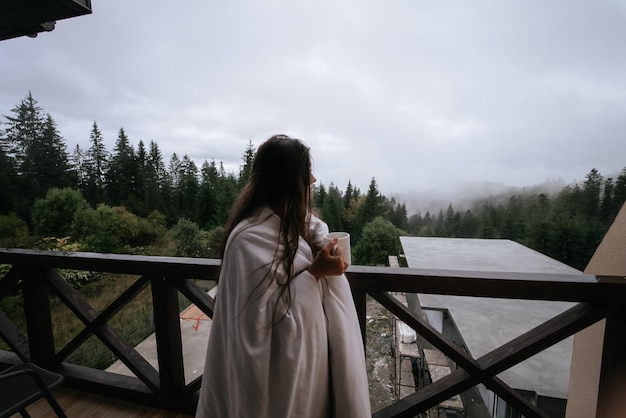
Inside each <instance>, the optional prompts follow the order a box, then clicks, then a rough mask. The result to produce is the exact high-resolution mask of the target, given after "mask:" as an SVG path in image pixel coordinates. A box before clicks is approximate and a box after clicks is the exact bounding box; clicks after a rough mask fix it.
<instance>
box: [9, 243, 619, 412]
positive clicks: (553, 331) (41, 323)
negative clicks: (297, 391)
mask: <svg viewBox="0 0 626 418" xmlns="http://www.w3.org/2000/svg"><path fill="white" fill-rule="evenodd" d="M0 264H7V265H10V266H11V268H10V270H9V271H8V273H7V274H6V275H4V277H1V278H0V300H1V299H2V298H4V297H5V296H7V295H8V294H9V293H10V292H12V291H13V289H15V288H16V287H17V286H18V285H20V286H21V289H22V294H23V299H24V311H25V319H26V325H27V332H26V333H27V335H24V334H23V332H22V331H21V330H20V328H19V327H18V326H17V325H15V324H14V323H13V322H12V321H11V320H9V318H8V317H7V316H6V315H5V314H4V313H2V312H1V311H0V337H2V339H3V340H4V341H5V342H6V344H8V346H9V347H10V349H11V351H0V363H15V362H18V361H20V360H22V361H24V360H28V361H33V362H34V363H37V364H39V365H42V366H44V367H47V368H50V369H53V370H56V371H58V372H61V373H62V374H63V375H65V377H66V382H67V383H68V384H69V385H71V386H73V387H77V388H80V389H83V390H88V391H94V392H96V393H101V394H106V395H113V396H117V397H122V398H126V399H129V400H132V401H134V402H138V403H145V404H148V405H152V406H156V407H159V408H166V409H171V410H176V411H181V412H187V413H192V412H193V410H194V409H195V406H196V400H197V391H198V390H199V388H200V380H201V376H198V377H197V378H195V379H193V380H192V381H190V382H185V374H184V367H183V350H182V344H183V342H182V338H181V328H180V319H179V313H180V309H179V305H178V296H179V293H180V294H182V295H184V296H185V297H186V298H188V299H189V301H191V302H192V303H194V304H195V305H196V306H197V307H198V308H200V309H201V310H202V311H203V312H204V313H206V314H207V315H208V316H209V317H211V316H212V314H213V306H214V300H213V299H212V298H211V297H209V296H208V295H207V293H206V292H205V291H204V290H202V289H201V288H200V287H199V286H197V285H196V284H195V281H196V280H214V278H215V275H216V274H217V271H218V267H219V260H210V259H188V258H168V257H148V256H126V255H114V254H94V253H66V252H50V251H36V250H19V249H0ZM58 269H71V270H85V271H99V272H108V273H118V274H132V275H137V276H138V277H139V278H138V279H137V280H135V281H134V282H133V283H132V284H130V285H129V286H128V288H127V289H126V290H125V291H124V292H122V293H121V294H120V295H119V297H118V298H117V299H115V300H114V301H113V302H112V303H111V304H110V305H108V307H106V308H105V309H101V310H100V311H99V312H98V311H96V309H94V308H93V307H92V306H91V305H90V304H89V302H88V301H87V299H85V298H84V297H83V296H81V294H80V293H79V292H78V291H76V290H74V289H73V288H72V287H71V286H70V285H69V284H68V283H67V282H66V281H65V280H64V278H63V277H61V275H60V274H59V273H58V272H57V270H58ZM347 276H348V279H349V281H350V285H351V287H352V292H353V296H354V300H355V304H356V307H357V312H358V314H359V318H360V321H361V328H362V331H363V333H364V338H365V334H366V332H367V330H366V315H365V312H366V297H367V295H370V296H372V297H373V298H375V299H376V300H377V301H378V302H380V304H381V305H382V306H384V307H385V308H386V309H388V310H389V311H390V312H391V313H392V314H393V315H395V316H397V317H398V318H399V319H401V320H402V321H404V322H405V323H406V324H408V325H409V326H411V327H412V328H413V329H415V330H416V331H417V333H418V334H419V335H420V336H422V337H424V338H425V339H427V340H428V341H429V342H430V343H431V344H432V345H434V346H435V347H436V348H438V349H439V350H441V351H442V352H443V353H444V354H445V355H446V356H448V357H449V358H450V359H451V360H453V361H454V362H456V363H457V364H458V365H459V367H460V368H459V369H457V370H456V371H454V372H452V373H451V374H450V375H448V376H446V377H444V378H442V379H441V380H438V381H436V382H434V383H433V384H430V385H428V386H426V387H423V388H421V389H420V390H418V391H417V392H415V393H414V394H411V395H409V396H407V397H405V398H403V399H401V400H399V401H397V402H395V403H393V404H391V405H390V406H388V407H385V408H383V409H382V410H380V411H377V412H375V413H374V417H377V418H391V417H411V416H415V415H417V414H418V413H420V412H422V411H426V410H428V409H429V408H432V407H434V406H436V405H437V404H438V403H440V402H442V401H444V400H446V399H448V398H450V397H452V396H453V395H455V394H458V393H460V392H462V391H464V390H466V389H469V388H471V387H473V386H475V385H476V384H479V383H482V384H484V385H485V386H486V387H488V388H489V389H490V390H492V391H493V392H494V393H495V394H497V395H498V396H499V397H500V398H502V399H504V400H505V401H506V402H507V403H509V404H510V405H511V406H513V407H514V408H515V409H517V410H518V411H520V412H521V413H522V414H523V415H525V416H526V417H528V418H531V417H544V416H545V415H544V413H543V412H542V411H540V410H538V409H537V408H536V407H535V406H534V405H532V404H531V403H529V402H528V401H527V400H525V399H524V398H523V397H522V396H520V395H519V394H518V393H517V391H515V390H513V389H512V388H510V387H509V386H507V385H506V384H505V383H504V382H503V381H502V380H500V379H499V378H498V377H497V375H498V374H499V373H501V372H502V371H504V370H507V369H509V368H510V367H512V366H514V365H516V364H518V363H520V362H521V361H523V360H525V359H527V358H529V357H531V356H533V355H534V354H536V353H538V352H540V351H542V350H544V349H546V348H548V347H550V346H551V345H553V344H555V343H557V342H559V341H561V340H563V339H565V338H567V337H568V336H570V335H572V334H574V333H576V332H578V331H580V330H582V329H584V328H586V327H588V326H589V325H591V324H593V323H595V322H597V321H600V320H602V319H606V320H607V330H608V329H609V324H610V326H611V329H625V328H626V326H625V325H626V320H625V318H626V316H625V315H624V309H625V307H626V283H625V281H624V280H623V278H619V279H618V278H610V277H597V276H593V275H584V274H580V275H578V274H572V275H568V274H531V273H528V274H524V273H493V272H459V271H451V270H450V271H444V270H437V271H434V270H424V269H411V268H383V267H364V266H351V267H350V268H349V269H348V272H347ZM148 285H150V289H151V295H152V301H153V303H152V306H153V317H154V332H155V337H156V345H157V352H158V367H156V368H155V367H153V366H152V365H151V364H150V363H149V362H148V361H147V360H146V359H145V358H144V357H142V356H141V355H140V354H139V352H138V351H137V350H136V349H135V348H134V347H133V346H132V344H130V343H129V342H128V341H127V340H126V339H125V338H124V337H123V336H122V335H121V334H120V333H119V332H118V331H116V330H115V329H114V328H113V327H112V326H111V325H109V320H110V319H111V318H112V317H113V316H114V315H115V314H116V313H118V312H119V311H120V310H121V309H122V308H123V307H124V306H125V305H126V304H128V303H129V302H130V301H131V300H132V299H133V298H135V297H136V295H138V294H139V292H140V291H142V290H143V289H144V288H146V287H147V286H148ZM50 292H52V293H54V294H55V295H56V296H57V297H58V299H59V300H60V301H62V303H63V304H64V305H65V306H67V308H69V310H70V311H71V312H72V313H73V314H74V315H75V316H76V317H77V318H79V319H80V321H81V322H82V323H83V324H84V326H85V327H84V329H83V330H82V331H81V332H79V333H78V335H76V336H75V337H74V338H73V339H71V341H70V342H69V343H67V344H66V345H65V346H63V347H55V343H54V338H53V332H54V331H53V323H52V322H53V321H52V316H51V311H50ZM389 292H407V293H430V294H442V295H459V296H474V297H494V298H505V299H530V300H549V301H569V302H578V303H577V304H576V305H574V306H573V307H572V308H570V309H569V310H567V311H565V312H563V313H562V314H560V315H558V316H556V317H554V318H552V319H550V320H548V321H547V322H545V323H544V324H542V325H540V326H538V327H536V328H534V329H532V330H530V331H529V332H527V333H525V334H523V335H521V336H519V337H518V338H516V339H515V340H513V341H511V342H509V343H507V344H505V345H503V346H501V347H499V348H497V349H495V350H494V351H492V352H491V353H488V354H486V355H484V356H482V357H480V358H478V359H474V358H472V357H471V356H469V355H468V354H467V353H466V352H465V351H463V350H462V349H460V348H459V347H458V346H457V345H455V344H454V343H453V342H452V341H450V340H449V339H447V338H446V337H444V336H443V335H441V334H440V333H438V332H437V331H436V330H434V329H433V328H432V327H431V326H430V325H429V324H428V323H427V322H426V321H424V320H423V319H421V318H420V317H419V316H418V315H416V314H415V313H413V312H411V311H410V310H408V309H407V308H406V307H405V306H404V305H403V304H402V303H400V302H399V301H398V300H396V299H395V298H394V297H393V296H392V295H391V294H390V293H389ZM93 335H95V336H96V337H97V338H98V339H99V340H100V341H102V342H103V343H104V344H105V345H106V346H107V347H108V349H110V350H111V352H112V353H113V354H114V355H115V356H116V357H117V358H119V359H120V360H121V361H123V362H124V364H125V365H126V366H127V367H128V368H129V369H130V370H131V371H132V372H133V373H134V374H135V375H136V377H129V376H122V375H119V374H114V373H109V372H106V371H103V370H97V369H94V368H89V367H84V366H79V365H75V364H71V363H69V362H68V361H67V359H68V356H69V355H70V354H71V353H73V352H74V351H75V350H76V349H77V348H78V347H80V346H81V345H82V344H83V343H84V342H85V341H86V340H87V339H88V338H89V337H91V336H93ZM620 338H622V339H620ZM622 346H623V336H622V337H617V338H613V339H612V337H610V336H609V337H608V338H606V337H605V342H604V356H603V365H602V376H601V384H600V397H601V396H602V392H603V391H606V392H608V388H609V387H610V385H611V382H612V381H613V379H615V378H619V377H623V376H625V375H626V361H625V359H626V354H624V352H623V350H622V349H621V348H620V347H622ZM198 349H199V350H204V347H200V348H198Z"/></svg>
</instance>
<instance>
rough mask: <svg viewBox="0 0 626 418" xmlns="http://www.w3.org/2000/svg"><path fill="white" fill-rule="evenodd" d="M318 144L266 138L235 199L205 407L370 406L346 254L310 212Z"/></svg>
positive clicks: (220, 411) (331, 409)
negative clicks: (313, 149)
mask: <svg viewBox="0 0 626 418" xmlns="http://www.w3.org/2000/svg"><path fill="white" fill-rule="evenodd" d="M313 182H315V177H313V175H312V174H311V157H310V154H309V149H308V148H307V147H306V146H305V145H304V144H303V143H302V142H301V141H299V140H297V139H293V138H290V137H288V136H284V135H277V136H273V137H271V138H270V139H268V140H267V141H266V142H265V143H263V144H262V145H261V146H260V147H259V149H258V151H257V153H256V156H255V159H254V162H253V164H252V172H251V175H250V180H249V182H248V184H247V185H246V186H245V187H244V189H243V191H242V192H241V195H240V196H239V198H238V200H237V202H236V203H235V205H234V208H233V211H232V213H231V217H230V220H229V222H228V225H227V227H226V234H225V236H226V240H225V243H224V244H223V246H222V266H221V271H220V275H219V290H218V295H217V298H216V306H215V312H214V316H213V321H212V328H211V335H210V337H209V343H208V348H207V357H206V363H205V370H204V376H203V379H202V389H201V392H200V399H199V402H198V408H197V411H196V417H212V418H213V417H216V418H222V417H259V418H278V417H313V418H317V417H320V418H321V417H330V416H335V417H350V418H359V417H366V416H371V411H370V404H369V393H368V383H367V375H366V372H365V359H364V352H363V343H362V340H361V334H360V330H359V325H358V321H357V317H356V312H355V308H354V303H353V302H352V297H351V294H350V289H349V286H348V283H347V280H346V278H345V276H343V272H344V271H345V269H346V267H347V264H345V263H344V262H343V259H342V257H341V254H340V253H337V254H331V250H332V248H333V246H334V244H335V243H336V242H334V243H330V244H328V245H327V246H323V244H322V243H323V239H322V237H323V234H324V233H325V232H327V231H328V228H327V226H326V225H325V224H324V223H323V222H321V221H320V220H319V219H317V218H315V217H314V216H312V215H311V212H310V209H311V202H310V189H311V184H312V183H313Z"/></svg>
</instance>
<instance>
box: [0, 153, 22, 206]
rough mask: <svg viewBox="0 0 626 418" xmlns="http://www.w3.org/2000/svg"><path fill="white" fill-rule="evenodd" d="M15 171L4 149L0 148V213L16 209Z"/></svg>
mask: <svg viewBox="0 0 626 418" xmlns="http://www.w3.org/2000/svg"><path fill="white" fill-rule="evenodd" d="M17 190H18V189H17V172H16V171H15V165H14V164H13V162H12V161H11V159H10V158H9V156H8V155H6V153H5V152H4V150H2V149H0V202H2V204H1V205H0V215H8V214H9V213H11V212H15V211H16V209H17V200H18V196H19V194H18V192H17Z"/></svg>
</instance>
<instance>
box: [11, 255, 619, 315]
mask: <svg viewBox="0 0 626 418" xmlns="http://www.w3.org/2000/svg"><path fill="white" fill-rule="evenodd" d="M33 258H34V259H37V264H38V265H42V266H46V267H51V268H65V269H76V270H91V271H101V272H108V273H127V274H154V273H158V274H162V275H168V276H174V277H177V276H178V277H186V278H189V277H190V276H193V277H198V278H203V279H212V278H214V277H215V274H216V272H217V271H218V269H219V266H220V264H221V261H220V260H219V259H209V258H186V257H163V256H146V255H125V254H101V253H90V252H65V251H45V250H30V249H15V248H0V263H3V264H22V263H25V262H30V261H32V260H33ZM199 273H200V274H199ZM346 276H347V277H348V279H349V280H350V284H351V286H352V287H353V288H367V289H368V290H375V291H402V292H409V293H428V294H440V295H456V296H474V297H493V298H506V299H529V300H550V301H567V302H591V303H593V302H601V303H607V302H619V301H624V300H626V280H624V277H620V276H596V275H592V274H583V273H580V274H571V273H524V272H514V271H512V272H493V271H468V270H453V269H449V270H448V269H421V268H404V267H402V268H397V267H396V268H394V267H372V266H355V265H353V266H350V267H349V268H348V270H347V271H346ZM381 276H384V277H385V280H380V277H381Z"/></svg>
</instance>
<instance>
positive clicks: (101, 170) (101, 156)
mask: <svg viewBox="0 0 626 418" xmlns="http://www.w3.org/2000/svg"><path fill="white" fill-rule="evenodd" d="M89 141H90V144H91V145H90V147H89V149H88V150H87V154H86V156H85V159H84V170H85V172H84V178H85V181H84V185H83V189H82V191H83V196H84V197H85V199H87V201H88V202H89V203H90V204H91V206H92V207H96V205H98V204H100V203H104V202H105V174H106V172H107V170H108V166H109V153H108V151H107V149H106V147H105V146H104V141H103V138H102V133H101V132H100V129H98V125H97V124H96V122H94V123H93V126H92V128H91V132H90V134H89Z"/></svg>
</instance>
